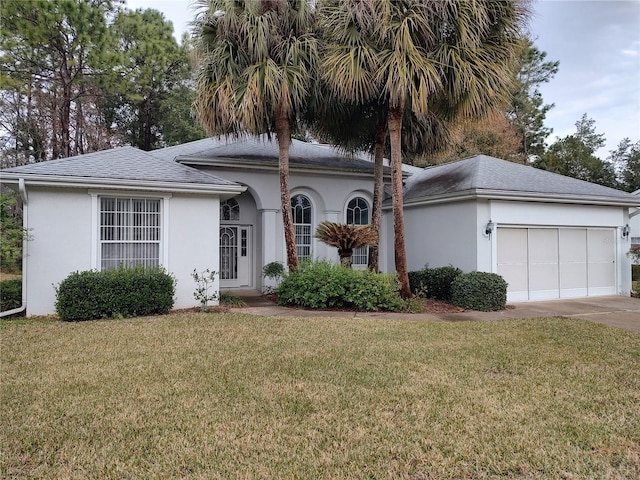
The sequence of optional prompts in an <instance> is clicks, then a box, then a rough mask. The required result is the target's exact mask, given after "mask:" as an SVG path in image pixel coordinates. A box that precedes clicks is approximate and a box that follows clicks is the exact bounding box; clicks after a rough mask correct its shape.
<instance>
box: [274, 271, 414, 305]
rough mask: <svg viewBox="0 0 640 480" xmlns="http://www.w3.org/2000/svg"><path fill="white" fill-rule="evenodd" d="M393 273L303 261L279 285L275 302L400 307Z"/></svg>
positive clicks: (400, 301) (285, 303)
mask: <svg viewBox="0 0 640 480" xmlns="http://www.w3.org/2000/svg"><path fill="white" fill-rule="evenodd" d="M398 290H399V287H398V283H397V281H396V279H395V277H393V276H391V275H386V274H383V273H374V272H370V271H368V270H367V271H360V270H352V269H350V268H347V267H344V266H342V265H335V264H331V263H329V262H327V261H318V262H305V263H303V264H302V265H301V266H300V268H299V269H298V270H295V271H293V272H290V273H288V274H286V275H285V276H284V279H283V280H282V282H281V283H280V286H279V287H278V304H280V305H293V306H298V307H304V308H345V309H355V310H360V311H377V310H389V311H399V310H402V309H403V308H404V302H403V300H402V298H400V294H399V293H398Z"/></svg>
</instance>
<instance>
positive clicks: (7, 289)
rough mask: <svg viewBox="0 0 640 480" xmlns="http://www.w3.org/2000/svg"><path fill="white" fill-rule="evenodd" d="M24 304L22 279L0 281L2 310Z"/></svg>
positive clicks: (0, 307)
mask: <svg viewBox="0 0 640 480" xmlns="http://www.w3.org/2000/svg"><path fill="white" fill-rule="evenodd" d="M20 305H22V280H21V279H19V278H17V279H15V280H4V281H2V282H0V311H2V312H5V311H7V310H13V309H14V308H18V307H19V306H20Z"/></svg>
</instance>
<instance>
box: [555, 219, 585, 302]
mask: <svg viewBox="0 0 640 480" xmlns="http://www.w3.org/2000/svg"><path fill="white" fill-rule="evenodd" d="M558 235H559V242H558V245H559V247H558V248H559V255H558V258H559V260H560V262H559V263H560V297H561V298H572V297H586V296H587V229H586V228H561V229H559V231H558Z"/></svg>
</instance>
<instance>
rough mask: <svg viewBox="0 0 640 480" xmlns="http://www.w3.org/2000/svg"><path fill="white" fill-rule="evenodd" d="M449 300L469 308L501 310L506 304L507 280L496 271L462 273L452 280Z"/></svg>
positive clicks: (485, 310)
mask: <svg viewBox="0 0 640 480" xmlns="http://www.w3.org/2000/svg"><path fill="white" fill-rule="evenodd" d="M451 301H452V302H453V303H454V305H458V306H459V307H462V308H466V309H469V310H480V311H483V312H489V311H494V310H503V309H504V308H505V307H506V306H507V282H505V281H504V278H502V277H501V276H500V275H498V274H497V273H488V272H469V273H463V274H461V275H459V276H458V277H457V278H456V279H455V280H454V281H453V284H452V286H451Z"/></svg>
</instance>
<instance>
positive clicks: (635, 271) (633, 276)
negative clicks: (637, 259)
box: [631, 265, 640, 282]
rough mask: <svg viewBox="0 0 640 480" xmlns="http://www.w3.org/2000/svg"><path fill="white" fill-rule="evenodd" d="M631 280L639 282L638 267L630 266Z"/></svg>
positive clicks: (639, 267)
mask: <svg viewBox="0 0 640 480" xmlns="http://www.w3.org/2000/svg"><path fill="white" fill-rule="evenodd" d="M631 280H632V281H634V282H640V265H631Z"/></svg>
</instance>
